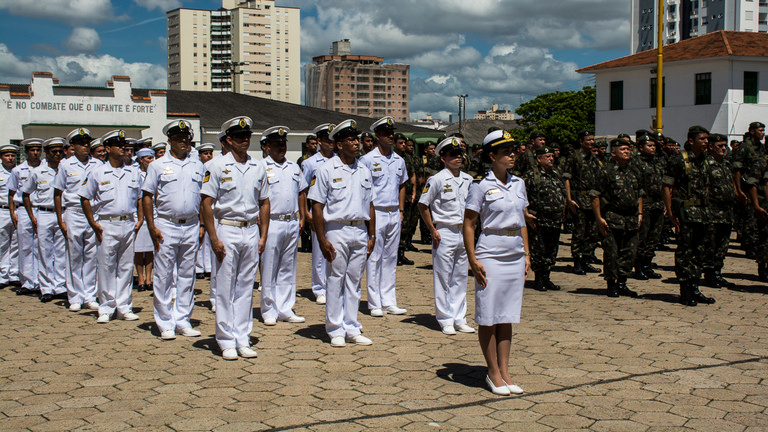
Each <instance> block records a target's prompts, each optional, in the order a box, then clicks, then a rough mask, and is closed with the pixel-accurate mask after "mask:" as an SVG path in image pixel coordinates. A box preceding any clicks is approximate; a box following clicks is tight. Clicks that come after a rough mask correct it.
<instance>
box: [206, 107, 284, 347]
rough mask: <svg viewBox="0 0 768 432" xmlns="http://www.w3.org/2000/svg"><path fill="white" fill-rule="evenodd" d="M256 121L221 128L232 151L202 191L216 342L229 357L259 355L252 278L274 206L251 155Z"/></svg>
mask: <svg viewBox="0 0 768 432" xmlns="http://www.w3.org/2000/svg"><path fill="white" fill-rule="evenodd" d="M252 124H253V123H252V121H251V119H250V118H248V117H235V118H233V119H231V120H228V121H227V122H225V123H224V124H223V125H222V126H221V130H222V131H225V133H226V140H227V143H228V145H229V148H230V152H229V153H228V154H227V155H226V156H222V157H221V158H219V159H216V160H215V161H212V162H211V164H210V165H209V166H208V172H207V173H206V174H205V178H204V180H203V187H202V190H201V194H202V204H201V206H200V207H201V210H200V211H201V213H202V216H203V223H204V224H205V230H206V232H208V236H209V237H210V239H211V249H212V250H213V253H214V255H216V262H215V268H216V270H215V271H216V342H217V343H218V345H219V348H221V351H222V357H223V358H224V359H225V360H236V359H237V357H238V356H240V357H246V358H249V357H256V355H257V354H256V351H254V350H253V349H251V331H252V330H253V281H254V280H255V279H256V269H257V268H258V266H259V254H260V253H261V252H263V251H264V248H265V245H266V241H267V233H268V230H269V222H270V219H269V213H270V207H269V184H268V183H267V174H266V171H265V169H264V164H262V163H261V161H259V160H256V159H252V158H251V157H250V156H249V155H248V148H249V147H250V145H251V134H252V132H251V125H252Z"/></svg>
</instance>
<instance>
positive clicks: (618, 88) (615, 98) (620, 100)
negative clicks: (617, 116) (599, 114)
mask: <svg viewBox="0 0 768 432" xmlns="http://www.w3.org/2000/svg"><path fill="white" fill-rule="evenodd" d="M610 109H611V111H616V110H623V109H624V81H611V106H610Z"/></svg>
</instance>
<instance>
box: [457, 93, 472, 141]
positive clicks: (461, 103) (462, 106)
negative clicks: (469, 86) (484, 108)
mask: <svg viewBox="0 0 768 432" xmlns="http://www.w3.org/2000/svg"><path fill="white" fill-rule="evenodd" d="M456 96H458V98H459V133H463V132H462V122H463V120H464V116H465V114H466V111H467V110H466V107H465V99H466V98H467V97H469V95H456Z"/></svg>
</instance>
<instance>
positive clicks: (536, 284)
mask: <svg viewBox="0 0 768 432" xmlns="http://www.w3.org/2000/svg"><path fill="white" fill-rule="evenodd" d="M533 289H535V290H536V291H546V290H547V285H546V284H545V283H544V277H543V276H539V275H536V279H534V280H533Z"/></svg>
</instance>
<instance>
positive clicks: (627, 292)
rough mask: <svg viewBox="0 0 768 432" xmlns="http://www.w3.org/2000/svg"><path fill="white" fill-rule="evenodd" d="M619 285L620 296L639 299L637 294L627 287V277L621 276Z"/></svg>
mask: <svg viewBox="0 0 768 432" xmlns="http://www.w3.org/2000/svg"><path fill="white" fill-rule="evenodd" d="M617 285H618V291H619V294H621V295H624V296H627V297H632V298H637V293H636V292H635V291H632V290H631V289H629V287H628V286H627V277H626V276H619V281H618V283H617Z"/></svg>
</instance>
